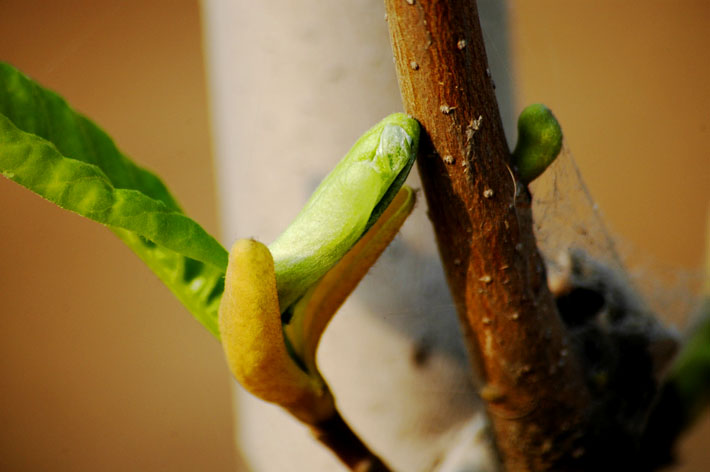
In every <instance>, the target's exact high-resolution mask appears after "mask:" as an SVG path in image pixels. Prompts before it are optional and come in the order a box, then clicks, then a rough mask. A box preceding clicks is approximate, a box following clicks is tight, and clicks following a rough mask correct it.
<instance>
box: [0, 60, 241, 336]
mask: <svg viewBox="0 0 710 472" xmlns="http://www.w3.org/2000/svg"><path fill="white" fill-rule="evenodd" d="M0 173H2V175H4V176H5V177H7V178H9V179H10V180H13V181H15V182H17V183H19V184H20V185H23V186H24V187H26V188H28V189H30V190H32V191H33V192H35V193H37V194H39V195H40V196H42V197H44V198H46V199H47V200H50V201H52V202H53V203H55V204H57V205H59V206H60V207H62V208H64V209H67V210H70V211H73V212H76V213H78V214H80V215H82V216H85V217H87V218H90V219H92V220H94V221H97V222H99V223H102V224H104V225H107V226H108V227H109V228H110V229H111V230H112V231H113V232H114V233H116V234H117V235H118V236H119V237H120V238H121V239H122V240H123V241H124V242H125V243H126V244H127V245H128V246H129V247H131V249H133V251H135V252H136V253H137V254H138V256H139V257H140V258H141V259H142V260H144V261H145V262H146V264H148V266H149V267H150V268H151V269H152V270H153V271H154V272H155V273H156V274H157V275H158V277H159V278H160V279H161V280H162V281H163V282H164V283H165V284H166V285H167V286H168V287H169V288H170V289H171V290H172V291H173V293H175V294H176V295H177V297H178V298H179V299H180V300H181V301H182V302H183V303H184V304H185V305H186V306H187V308H188V309H189V310H190V311H191V312H192V313H193V315H194V316H195V317H196V318H197V319H198V321H200V322H201V323H202V324H203V325H204V326H205V327H206V328H207V329H208V330H209V331H210V332H211V333H213V334H214V335H215V336H218V329H217V308H218V305H219V299H220V297H221V294H222V290H223V283H224V282H223V276H224V271H225V269H226V266H227V252H226V250H225V249H224V248H223V247H222V246H221V245H220V244H219V243H218V242H217V241H216V240H215V239H214V238H213V237H212V236H210V235H209V234H208V233H207V232H205V230H204V229H202V227H200V226H199V225H198V224H197V223H195V222H194V221H193V220H191V219H190V218H188V217H187V216H185V215H184V214H183V213H182V211H181V210H180V208H179V206H178V205H177V203H176V201H175V199H174V198H173V197H172V196H171V195H170V193H169V192H168V190H167V189H166V188H165V186H164V185H163V183H162V182H161V181H160V180H159V179H158V178H157V177H156V176H154V175H153V174H151V173H150V172H148V171H146V170H144V169H142V168H140V167H138V166H136V165H135V164H133V163H132V162H131V161H130V160H128V159H127V158H126V157H125V156H123V155H122V154H121V152H120V151H119V150H118V149H117V148H116V146H115V145H114V143H113V141H112V140H111V139H110V138H109V137H108V136H107V135H106V134H105V133H104V132H103V131H102V130H101V129H99V128H98V127H97V126H96V125H94V124H93V123H91V122H90V121H89V120H88V119H86V118H85V117H83V116H81V115H79V114H78V113H76V112H75V111H74V110H72V109H71V108H70V107H69V106H68V105H67V103H66V102H65V101H64V100H63V99H62V98H61V97H59V96H57V95H56V94H54V93H53V92H50V91H47V90H45V89H43V88H42V87H40V86H39V85H37V84H35V83H34V82H32V81H31V80H30V79H28V78H27V77H25V76H24V75H23V74H21V73H20V72H18V71H17V70H15V69H13V68H12V67H11V66H9V65H7V64H2V63H0Z"/></svg>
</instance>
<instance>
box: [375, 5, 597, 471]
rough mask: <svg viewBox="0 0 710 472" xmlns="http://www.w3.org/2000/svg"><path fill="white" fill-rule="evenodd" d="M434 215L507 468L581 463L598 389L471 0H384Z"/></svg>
mask: <svg viewBox="0 0 710 472" xmlns="http://www.w3.org/2000/svg"><path fill="white" fill-rule="evenodd" d="M385 4H386V8H387V21H388V24H389V30H390V39H391V42H392V48H393V51H394V56H395V60H396V66H397V75H398V79H399V86H400V90H401V93H402V100H403V102H404V108H405V111H406V112H407V113H409V114H411V115H412V116H413V117H414V118H416V119H417V120H418V121H419V122H420V123H421V125H422V127H423V130H424V133H423V137H422V140H421V145H420V149H419V158H418V166H419V171H420V174H421V178H422V184H423V187H424V192H425V194H426V199H427V204H428V211H429V218H430V219H431V221H432V223H433V225H434V229H435V233H436V238H437V244H438V247H439V252H440V255H441V259H442V261H443V264H444V269H445V272H446V276H447V279H448V283H449V286H450V289H451V292H452V294H453V297H454V301H455V304H456V307H457V310H458V313H459V318H460V321H461V325H462V327H463V331H464V335H465V337H466V341H467V344H468V347H469V351H470V354H471V357H472V359H473V363H474V365H475V368H476V370H477V375H478V376H479V378H480V379H481V381H482V382H483V384H482V388H481V397H482V398H483V399H484V400H485V402H486V405H487V410H488V413H489V417H490V419H491V423H492V426H493V431H494V436H495V438H496V444H497V448H498V451H499V454H500V457H501V460H502V462H503V464H504V467H505V469H506V470H511V471H512V470H515V471H528V470H535V471H538V470H576V469H580V468H582V466H581V461H583V459H582V458H583V456H584V455H585V449H584V445H583V444H584V438H583V436H584V431H585V425H586V423H587V421H588V420H589V418H588V411H589V409H588V407H589V403H590V394H589V392H588V390H587V387H586V385H585V382H584V377H583V373H582V370H581V368H580V366H579V362H578V361H577V359H576V358H575V357H574V354H573V353H572V352H571V348H570V346H569V341H568V339H567V335H566V332H565V329H564V326H563V323H562V321H561V320H560V317H559V315H558V314H557V310H556V307H555V303H554V300H553V297H552V295H551V294H550V291H549V289H548V287H547V283H546V274H545V267H544V264H543V261H542V258H541V256H540V254H539V252H538V249H537V246H536V243H535V238H534V235H533V227H532V213H531V205H530V201H531V197H530V194H529V192H528V190H527V188H526V187H525V185H523V184H522V183H521V182H519V181H518V179H517V178H516V176H515V173H514V170H513V169H512V168H511V165H510V152H509V150H508V147H507V144H506V140H505V135H504V131H503V126H502V123H501V119H500V114H499V111H498V106H497V102H496V98H495V94H494V85H493V81H492V79H491V76H490V72H489V70H488V68H487V58H486V53H485V49H484V45H483V38H482V34H481V28H480V24H479V19H478V12H477V9H476V4H475V2H474V1H472V0H385Z"/></svg>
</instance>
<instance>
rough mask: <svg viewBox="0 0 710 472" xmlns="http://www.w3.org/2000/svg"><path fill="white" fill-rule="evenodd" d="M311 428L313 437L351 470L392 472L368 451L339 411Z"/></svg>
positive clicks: (358, 471)
mask: <svg viewBox="0 0 710 472" xmlns="http://www.w3.org/2000/svg"><path fill="white" fill-rule="evenodd" d="M310 428H311V432H312V433H313V436H315V438H316V439H318V440H319V441H320V442H322V443H323V444H324V445H325V446H327V447H328V448H330V450H331V451H333V453H335V455H337V456H338V458H339V459H340V460H341V461H342V462H343V463H344V464H345V465H347V466H348V468H349V469H350V470H353V471H357V472H390V470H391V469H390V468H389V467H387V466H386V465H385V464H384V462H382V460H380V458H379V457H377V456H376V455H375V454H373V453H372V451H370V449H368V447H367V446H366V445H365V444H364V443H363V442H362V441H361V440H360V438H359V437H357V436H356V435H355V433H354V432H353V430H352V429H350V426H348V425H347V423H345V421H344V420H343V418H342V416H340V413H338V412H337V411H336V412H335V415H333V416H332V417H331V418H329V419H327V420H325V421H323V422H321V423H318V424H316V425H312V426H311V427H310Z"/></svg>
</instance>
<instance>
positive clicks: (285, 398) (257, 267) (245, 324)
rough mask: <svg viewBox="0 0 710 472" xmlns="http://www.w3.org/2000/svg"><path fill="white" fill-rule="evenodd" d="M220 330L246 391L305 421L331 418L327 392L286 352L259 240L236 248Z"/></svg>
mask: <svg viewBox="0 0 710 472" xmlns="http://www.w3.org/2000/svg"><path fill="white" fill-rule="evenodd" d="M219 329H220V333H221V338H222V346H223V348H224V353H225V355H226V358H227V362H228V364H229V368H230V370H231V371H232V374H233V375H234V377H235V378H236V379H237V380H238V381H239V383H240V384H241V385H242V386H243V387H244V388H245V389H246V390H248V391H249V392H251V393H252V394H254V395H255V396H257V397H259V398H261V399H262V400H265V401H268V402H272V403H277V404H279V405H281V406H283V407H284V408H286V409H288V410H289V411H291V412H292V413H293V414H294V415H295V416H297V417H298V418H299V419H301V420H302V421H304V422H306V423H311V424H312V423H313V422H316V421H319V420H321V419H323V418H327V417H329V415H331V414H332V411H333V408H334V406H333V399H332V396H331V395H330V392H329V391H328V388H327V387H326V386H325V384H324V383H323V382H322V381H321V380H320V378H318V377H316V378H314V377H311V376H309V375H308V374H306V373H305V372H304V371H303V370H302V369H301V368H300V367H299V366H298V365H297V364H296V363H295V362H294V360H293V359H292V358H291V356H290V355H289V353H288V351H287V349H286V345H285V342H284V335H283V330H282V327H281V312H280V310H279V302H278V295H277V292H276V276H275V274H274V261H273V257H272V256H271V252H270V251H269V249H268V248H267V247H266V246H265V245H264V244H262V243H260V242H258V241H254V240H251V239H242V240H239V241H237V242H236V243H235V244H234V246H233V247H232V250H231V252H230V254H229V264H228V266H227V273H226V276H225V289H224V295H223V296H222V301H221V304H220V307H219Z"/></svg>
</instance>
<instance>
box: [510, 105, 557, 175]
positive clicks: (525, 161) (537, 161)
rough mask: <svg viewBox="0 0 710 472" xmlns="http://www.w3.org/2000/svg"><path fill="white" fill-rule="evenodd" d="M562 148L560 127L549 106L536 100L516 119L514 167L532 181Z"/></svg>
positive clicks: (519, 173)
mask: <svg viewBox="0 0 710 472" xmlns="http://www.w3.org/2000/svg"><path fill="white" fill-rule="evenodd" d="M561 148H562V129H561V128H560V124H559V123H558V122H557V119H556V118H555V116H554V115H553V114H552V112H551V111H550V109H549V108H547V107H546V106H545V105H542V104H539V103H536V104H534V105H530V106H528V107H526V108H525V109H524V110H523V111H522V113H520V117H519V118H518V143H517V145H516V146H515V151H513V166H514V167H515V169H516V171H517V173H518V177H519V178H520V180H521V181H522V182H524V183H526V184H528V183H530V182H532V181H533V180H535V179H536V178H537V177H538V176H539V175H540V174H542V173H543V172H544V171H545V169H547V167H548V166H549V165H550V164H552V162H553V161H554V160H555V158H557V155H558V154H559V153H560V149H561Z"/></svg>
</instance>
